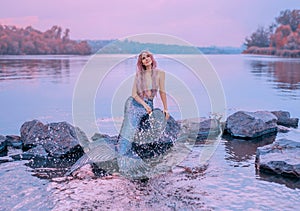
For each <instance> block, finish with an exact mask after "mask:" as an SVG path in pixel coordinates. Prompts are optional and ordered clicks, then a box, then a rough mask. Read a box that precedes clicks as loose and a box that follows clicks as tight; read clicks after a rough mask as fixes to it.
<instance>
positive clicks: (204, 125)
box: [197, 119, 221, 141]
mask: <svg viewBox="0 0 300 211" xmlns="http://www.w3.org/2000/svg"><path fill="white" fill-rule="evenodd" d="M220 133H221V127H220V123H219V122H218V121H217V120H216V119H207V120H204V121H202V122H200V124H199V132H198V134H197V141H199V140H205V139H208V138H214V137H217V136H218V135H219V134H220Z"/></svg>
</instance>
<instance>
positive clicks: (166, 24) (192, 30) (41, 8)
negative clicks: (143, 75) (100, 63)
mask: <svg viewBox="0 0 300 211" xmlns="http://www.w3.org/2000/svg"><path fill="white" fill-rule="evenodd" d="M16 5H17V7H16ZM0 6H1V8H5V9H4V10H3V11H2V12H1V14H0V24H1V25H14V26H17V27H21V28H24V27H26V26H32V27H33V28H35V29H37V30H40V31H45V30H47V29H49V28H51V27H52V26H53V25H58V26H61V27H62V28H63V30H64V29H66V28H69V29H70V38H71V39H73V40H115V39H123V38H126V37H128V36H132V35H135V34H144V33H158V34H166V35H171V36H175V37H178V38H180V39H182V40H185V41H187V42H189V43H191V44H193V45H195V46H198V47H212V46H216V47H236V48H237V47H238V48H240V47H242V45H243V43H244V41H245V38H246V37H248V36H250V35H251V34H252V33H253V32H254V31H255V30H256V29H257V28H258V27H259V26H265V27H266V26H269V25H270V24H271V23H272V22H274V21H275V17H277V16H278V15H279V14H280V12H281V11H283V10H286V9H290V10H293V9H298V8H299V2H298V1H297V0H291V1H288V2H283V1H281V0H266V1H263V2H261V1H259V0H254V1H252V2H245V1H243V2H241V1H239V0H230V1H217V0H211V1H209V2H207V1H203V0H201V1H196V0H188V1H185V2H174V1H166V0H156V1H153V2H151V3H149V5H147V4H145V3H144V2H141V1H137V0H133V1H130V2H124V1H118V0H111V1H108V2H99V1H96V0H89V1H88V3H86V2H83V0H78V1H76V2H74V1H71V0H61V1H58V0H56V1H51V2H40V1H38V0H27V1H26V2H19V1H18V0H10V1H2V2H1V3H0ZM137 8H146V10H147V11H146V12H145V9H141V10H139V9H137ZM249 11H251V13H249ZM145 14H146V15H145ZM148 14H150V15H148Z"/></svg>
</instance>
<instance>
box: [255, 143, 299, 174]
mask: <svg viewBox="0 0 300 211" xmlns="http://www.w3.org/2000/svg"><path fill="white" fill-rule="evenodd" d="M256 166H257V168H258V169H259V170H260V171H267V172H271V173H275V174H279V175H282V176H290V177H298V178H300V142H296V141H292V140H288V139H279V140H276V141H275V142H274V143H273V144H270V145H266V146H264V147H259V148H258V149H257V152H256Z"/></svg>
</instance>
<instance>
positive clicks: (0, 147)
mask: <svg viewBox="0 0 300 211" xmlns="http://www.w3.org/2000/svg"><path fill="white" fill-rule="evenodd" d="M5 151H7V142H6V138H5V136H2V135H0V153H1V152H5Z"/></svg>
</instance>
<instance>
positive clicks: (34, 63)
mask: <svg viewBox="0 0 300 211" xmlns="http://www.w3.org/2000/svg"><path fill="white" fill-rule="evenodd" d="M114 57H117V55H115V56H114ZM89 59H90V57H82V56H1V57H0V99H1V110H0V134H3V135H8V134H16V135H18V134H19V128H20V127H21V125H22V124H23V123H24V122H25V121H28V120H32V119H39V120H41V121H42V122H44V123H47V122H57V121H68V122H70V123H72V96H73V90H74V87H75V85H76V81H77V79H78V77H79V75H80V72H81V71H82V70H83V69H84V67H85V65H86V63H87V62H88V60H89ZM207 59H208V60H209V61H210V63H211V64H212V66H213V68H214V69H215V71H216V72H217V73H218V75H219V77H220V80H221V82H222V85H223V87H224V93H225V98H226V102H227V110H226V112H227V115H229V114H231V113H233V112H235V111H237V110H249V111H256V110H287V111H290V113H291V116H292V117H300V109H299V107H300V60H299V59H283V58H276V57H261V56H248V55H209V56H207ZM135 61H136V60H135V58H130V59H127V60H125V61H123V62H122V63H119V64H116V65H115V66H114V68H112V69H111V70H110V71H109V73H108V74H107V75H106V77H105V80H104V81H103V83H102V84H101V85H99V89H98V92H97V94H96V95H95V115H96V119H97V125H98V127H99V130H100V132H103V133H109V134H117V132H118V129H119V126H120V123H121V121H122V115H123V113H122V112H123V104H124V103H123V102H124V101H125V99H126V98H125V97H124V98H122V99H118V100H116V99H115V97H114V96H118V93H119V92H120V90H122V93H124V95H126V94H128V95H129V94H130V91H131V90H130V84H131V82H132V77H129V76H133V74H134V72H135V70H134V65H135ZM158 63H159V67H160V68H162V69H164V70H165V71H166V72H169V73H172V74H173V75H174V76H176V77H178V78H180V80H181V82H182V83H183V84H186V86H187V87H188V89H189V91H190V93H191V95H193V97H194V99H195V102H196V105H197V106H198V109H199V115H200V116H203V117H208V116H209V115H210V103H209V97H208V96H207V94H206V91H205V89H204V88H203V86H202V84H201V82H199V81H197V80H196V79H195V78H194V77H193V74H192V73H191V71H190V70H189V69H188V68H187V67H186V66H185V65H184V64H181V63H180V62H178V61H175V60H172V59H171V58H164V57H160V58H158ZM132 67H133V68H132ZM126 87H127V88H128V87H129V88H128V89H125V88H126ZM166 87H167V90H172V91H173V90H176V89H178V84H176V83H175V84H174V83H173V81H172V80H168V78H167V81H166ZM179 91H180V90H179ZM181 97H182V98H183V99H185V96H181ZM156 105H157V106H159V105H160V102H159V101H157V102H156ZM169 105H170V109H169V110H170V111H171V113H172V115H173V116H174V117H175V118H176V119H180V117H181V114H180V108H179V106H178V102H177V101H176V99H174V98H172V96H169ZM112 118H114V120H115V122H113V121H112ZM114 123H116V124H114ZM282 137H287V138H290V139H293V140H296V141H299V140H300V139H299V137H300V131H299V129H298V128H297V129H293V130H292V131H291V132H289V133H287V134H278V135H277V137H276V138H277V139H278V138H282ZM274 139H275V137H273V139H272V138H271V139H270V140H264V141H263V142H261V143H256V142H246V141H241V140H231V141H229V140H225V139H224V140H221V142H220V144H219V146H218V147H217V150H216V153H215V154H214V156H213V157H212V158H211V159H210V164H209V167H208V169H207V170H206V172H205V175H204V177H203V178H202V179H201V180H200V181H201V182H200V183H198V184H197V188H200V189H201V190H203V191H204V192H207V193H208V194H207V195H206V196H203V198H202V200H203V202H204V203H205V204H207V205H209V207H211V208H212V209H216V210H219V209H221V210H222V209H225V210H226V209H227V210H251V208H253V209H254V210H296V209H298V208H299V206H300V200H299V198H300V184H299V181H294V180H287V179H283V178H280V177H271V176H270V175H264V174H259V173H257V172H256V171H255V166H254V160H255V151H256V148H257V147H258V146H262V145H264V144H268V143H270V142H272V141H273V140H274ZM0 180H1V187H0V194H1V197H0V198H1V201H0V202H1V203H0V207H1V208H0V210H2V209H3V210H9V209H11V208H14V209H15V210H18V209H20V210H28V209H29V208H30V207H31V208H32V209H34V210H45V209H46V210H47V209H51V206H52V205H51V201H50V202H49V201H47V200H45V198H47V196H48V191H47V185H48V183H49V182H48V181H47V180H41V179H38V178H36V177H34V176H32V175H31V170H30V169H29V168H28V167H25V166H24V163H23V162H13V163H2V164H0ZM32 196H34V197H32Z"/></svg>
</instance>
